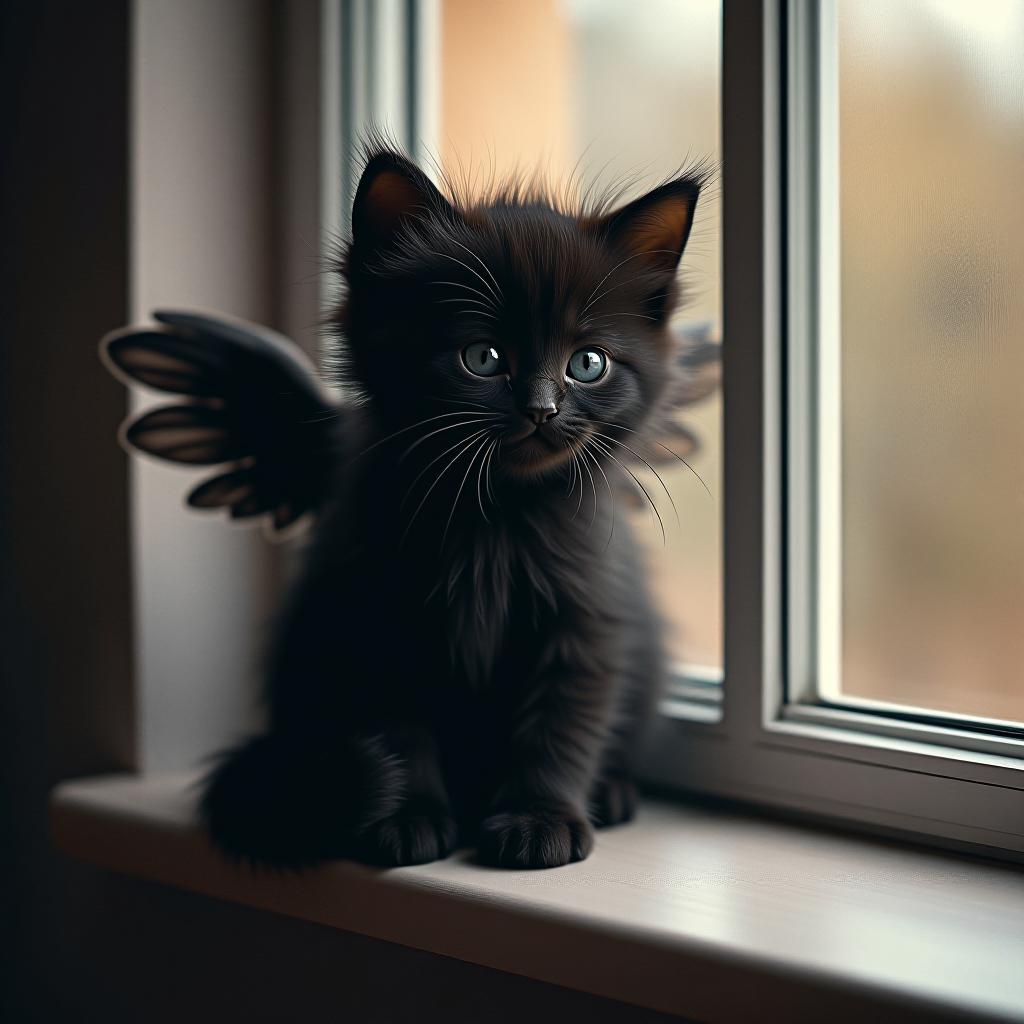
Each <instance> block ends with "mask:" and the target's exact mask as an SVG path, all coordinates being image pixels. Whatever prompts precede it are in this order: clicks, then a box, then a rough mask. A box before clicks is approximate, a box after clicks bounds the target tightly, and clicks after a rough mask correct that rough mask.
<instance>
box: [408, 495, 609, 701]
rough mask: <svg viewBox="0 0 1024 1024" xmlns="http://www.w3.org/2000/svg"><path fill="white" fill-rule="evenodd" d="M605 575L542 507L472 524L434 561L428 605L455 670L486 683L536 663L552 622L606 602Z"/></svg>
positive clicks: (571, 529)
mask: <svg viewBox="0 0 1024 1024" xmlns="http://www.w3.org/2000/svg"><path fill="white" fill-rule="evenodd" d="M605 576H606V574H605V572H604V570H603V569H602V567H601V565H600V564H599V562H598V560H597V559H596V558H594V555H593V553H592V551H591V550H590V545H589V544H588V543H586V538H585V537H583V536H581V535H580V531H579V530H578V529H576V525H575V524H574V523H572V522H568V521H566V520H565V519H564V518H563V517H561V516H560V515H559V514H558V510H551V509H548V508H544V507H543V506H542V507H541V508H540V509H538V510H536V511H535V512H534V513H533V514H526V515H523V514H520V515H511V516H509V517H507V518H497V517H496V518H495V519H494V520H493V521H492V522H491V523H490V524H473V525H472V526H470V527H468V528H467V529H465V530H464V531H462V532H460V533H459V534H457V535H456V536H455V537H454V542H453V543H452V544H451V545H450V546H449V547H448V548H447V549H446V550H445V552H444V553H443V554H442V555H441V557H440V558H439V560H438V565H437V579H436V582H435V583H434V584H433V586H432V587H431V590H430V593H429V596H428V602H429V605H430V607H431V608H432V610H433V611H434V613H435V615H437V617H438V623H439V625H440V628H441V629H442V631H443V634H444V637H445V640H446V646H447V652H448V657H449V659H450V663H451V666H452V669H453V670H454V671H455V672H456V674H457V675H460V676H463V677H464V678H465V680H466V681H467V682H468V683H469V684H471V685H473V686H480V685H485V684H487V683H488V682H489V681H491V680H494V679H496V678H497V677H500V676H502V675H503V674H506V673H513V674H514V673H521V672H528V671H529V669H530V667H531V665H533V664H535V663H536V662H538V661H540V660H543V659H544V658H545V656H546V651H545V647H546V645H547V644H548V638H549V637H550V636H551V635H552V630H551V627H552V626H553V624H554V623H555V622H556V621H557V622H559V623H562V624H564V623H565V622H566V621H571V620H572V619H573V618H576V617H580V616H582V615H584V614H587V613H590V612H592V611H593V610H594V608H595V607H596V608H599V607H601V605H602V604H603V603H604V602H605V601H606V600H607V594H606V590H607V585H606V579H605Z"/></svg>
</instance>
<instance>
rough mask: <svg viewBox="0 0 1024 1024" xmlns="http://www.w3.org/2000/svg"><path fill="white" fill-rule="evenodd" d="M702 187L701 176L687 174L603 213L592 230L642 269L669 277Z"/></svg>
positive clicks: (690, 225) (684, 238) (687, 232)
mask: <svg viewBox="0 0 1024 1024" xmlns="http://www.w3.org/2000/svg"><path fill="white" fill-rule="evenodd" d="M703 184H704V176H703V175H701V174H686V175H683V176H682V177H679V178H675V179H673V180H672V181H667V182H665V184H664V185H659V186H658V187H657V188H655V189H653V190H652V191H650V192H648V193H647V194H646V195H644V196H641V197H640V198H639V199H634V200H633V202H631V203H627V204H626V205H625V206H623V207H621V208H620V209H618V210H613V211H612V212H611V213H609V214H606V215H605V216H604V217H602V218H601V219H600V220H599V221H597V222H596V224H595V225H594V228H595V229H596V230H597V231H598V232H599V234H600V235H602V236H603V237H604V238H605V239H607V241H608V242H609V243H611V245H613V246H614V247H615V248H617V249H619V250H620V251H621V252H622V253H623V255H625V256H627V257H632V258H634V259H635V260H636V262H637V263H638V264H640V265H642V266H643V267H644V268H645V269H647V270H650V271H652V272H654V273H664V274H671V273H673V272H674V271H675V269H676V267H677V266H678V265H679V260H680V259H681V258H682V255H683V249H684V248H685V247H686V242H687V239H688V238H689V237H690V231H691V229H692V228H693V215H694V213H695V212H696V209H697V199H698V197H699V196H700V190H701V186H702V185H703Z"/></svg>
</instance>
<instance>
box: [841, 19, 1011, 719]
mask: <svg viewBox="0 0 1024 1024" xmlns="http://www.w3.org/2000/svg"><path fill="white" fill-rule="evenodd" d="M1022 52H1024V3H1020V2H1019V0H972V2H970V3H967V2H962V0H900V3H892V2H885V0H856V2H854V0H843V2H841V3H840V5H839V54H840V56H839V86H840V93H839V94H840V123H839V130H840V135H839V137H840V179H841V181H840V196H841V210H840V216H841V234H842V251H841V286H842V326H841V331H842V381H843V383H842V433H843V448H842V462H843V467H842V495H843V497H842V515H843V583H842V595H843V597H842V600H843V656H842V686H841V691H842V693H843V694H846V695H850V694H853V695H857V696H864V697H873V698H881V699H885V700H890V701H895V702H897V703H903V704H910V705H921V706H923V707H926V708H934V709H938V710H944V711H952V712H960V713H964V714H973V715H981V716H989V717H995V718H1004V719H1014V720H1017V721H1022V720H1024V329H1022V325H1024V203H1022V201H1021V190H1022V187H1024V64H1022V63H1021V59H1020V54H1021V53H1022Z"/></svg>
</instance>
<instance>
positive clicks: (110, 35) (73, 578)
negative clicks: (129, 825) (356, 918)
mask: <svg viewBox="0 0 1024 1024" xmlns="http://www.w3.org/2000/svg"><path fill="white" fill-rule="evenodd" d="M127 60H128V5H127V2H122V0H104V2H101V3H95V4H88V5H86V4H74V3H55V2H39V0H5V2H4V3H3V4H0V224H2V225H3V230H2V231H0V463H2V464H0V1020H4V1021H16V1022H21V1021H25V1020H48V1019H51V1018H50V1017H49V1013H48V1009H49V1006H50V1002H49V992H50V991H51V987H52V979H53V978H54V977H56V978H61V977H63V976H64V974H65V968H66V965H67V964H68V962H69V960H70V959H71V957H73V955H74V951H73V950H72V949H70V948H69V947H68V946H66V945H65V943H64V934H63V930H62V928H61V915H62V904H61V898H60V891H61V885H62V881H61V879H62V871H63V863H62V861H61V860H60V858H58V857H57V856H56V854H55V853H54V851H53V850H52V848H51V846H50V843H49V836H48V830H47V819H46V801H47V793H48V790H49V787H50V785H51V784H52V783H53V782H55V781H57V780H58V779H61V778H66V777H68V776H72V775H82V774H94V773H100V772H109V771H115V770H122V771H123V770H128V769H130V768H131V767H132V765H133V763H134V758H135V739H134V737H135V731H134V714H133V690H132V671H131V668H132V666H131V632H132V609H131V589H130V566H129V549H128V530H129V520H128V490H127V473H126V456H125V455H124V453H123V452H121V451H120V450H119V448H118V447H117V445H116V444H115V443H114V441H113V438H114V436H115V432H116V430H117V426H118V423H119V422H120V420H121V419H122V418H123V417H124V414H125V411H126V399H125V393H124V388H122V387H121V386H120V385H119V384H117V383H116V382H115V381H114V380H113V379H111V377H110V376H109V374H108V373H107V372H106V370H104V369H103V367H102V366H101V364H100V362H99V359H98V358H97V347H96V346H97V341H98V339H99V337H100V336H101V335H102V334H103V333H104V332H105V331H107V330H109V329H110V328H111V327H112V326H114V325H116V324H118V323H121V322H123V321H124V319H125V318H126V316H127V311H128V292H127V267H128V254H127V237H128V221H127V217H128V206H127V151H128V91H127V90H128V87H127V83H128V67H127Z"/></svg>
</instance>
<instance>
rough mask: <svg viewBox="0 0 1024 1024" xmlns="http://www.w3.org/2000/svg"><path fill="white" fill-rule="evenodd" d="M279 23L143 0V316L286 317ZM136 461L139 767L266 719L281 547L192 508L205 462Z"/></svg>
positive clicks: (177, 760)
mask: <svg viewBox="0 0 1024 1024" xmlns="http://www.w3.org/2000/svg"><path fill="white" fill-rule="evenodd" d="M273 24H274V22H273V11H272V5H271V4H269V3H261V2H257V0H217V2H216V3H210V2H208V0H174V2H173V3H169V2H167V0H137V2H136V3H135V4H134V25H133V42H134V53H133V58H132V72H131V73H132V85H133V89H132V94H133V110H132V125H131V138H132V143H131V146H132V148H131V153H130V160H131V165H132V167H131V188H132V195H131V221H130V224H131V226H130V249H131V313H132V319H133V321H135V322H139V321H144V320H146V319H147V317H148V316H149V314H150V312H151V311H152V310H153V309H155V308H159V307H176V308H182V307H185V308H196V307H199V308H206V309H211V310H220V311H223V312H226V313H230V314H233V315H237V316H241V317H245V318H247V319H250V320H256V321H260V322H264V323H272V322H273V321H274V319H275V313H276V305H277V293H276V268H275V265H274V254H275V252H276V246H275V241H276V239H275V229H276V224H275V217H274V207H273V199H274V195H273V192H274V176H275V160H274V110H275V103H274V99H275V94H274V89H275V81H274V73H273V70H274V61H273V44H274V40H273V39H272V38H271V36H272V28H273ZM165 399H166V396H165V397H164V399H161V400H165ZM144 401H145V402H147V403H150V402H152V399H151V397H150V396H148V395H147V396H146V398H145V399H144ZM139 404H140V403H139V401H136V403H135V408H136V409H137V408H138V407H139ZM131 474H132V476H131V514H132V526H133V555H134V587H135V609H136V693H137V714H138V742H139V746H138V751H139V758H138V767H139V768H140V769H141V770H143V771H155V770H164V769H172V768H179V767H184V766H187V765H190V764H193V763H195V761H196V760H197V759H198V758H200V757H202V756H203V755H205V754H207V753H209V752H210V751H211V750H212V749H214V748H216V747H217V746H219V745H222V744H223V743H224V742H225V740H227V739H229V738H230V737H232V736H234V735H236V734H237V733H238V731H239V729H240V727H241V726H243V725H244V724H245V723H246V722H247V720H251V717H252V708H253V706H254V699H253V698H254V696H255V694H256V692H257V683H258V675H259V658H260V651H261V646H262V642H263V640H264V638H265V636H266V632H267V623H268V614H269V613H271V612H272V609H273V604H274V601H273V594H272V592H273V586H272V581H273V578H274V572H273V559H274V555H273V553H272V551H271V550H270V549H269V548H268V545H267V544H266V542H265V541H264V539H263V537H262V535H261V534H260V533H259V531H257V530H255V529H251V528H249V529H247V528H245V527H241V526H238V525H228V524H226V523H225V522H224V521H223V520H221V519H219V518H218V517H217V516H209V515H207V516H203V515H200V514H197V513H193V512H189V511H186V509H185V507H184V495H185V493H186V492H187V490H188V488H189V487H190V486H191V485H192V484H194V483H195V482H196V479H197V475H196V474H195V473H192V472H190V471H186V470H179V469H175V468H170V467H168V466H165V465H158V464H155V463H153V462H146V461H143V460H141V459H138V458H135V459H133V460H132V468H131Z"/></svg>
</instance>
